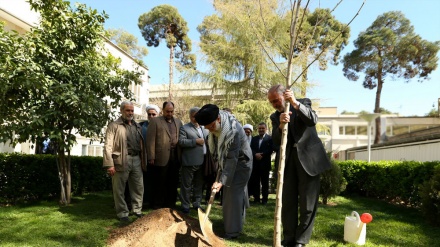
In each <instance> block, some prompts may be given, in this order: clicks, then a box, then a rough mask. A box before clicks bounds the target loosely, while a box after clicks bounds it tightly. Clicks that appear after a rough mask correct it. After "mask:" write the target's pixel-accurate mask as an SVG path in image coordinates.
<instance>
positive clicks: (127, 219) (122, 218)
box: [119, 216, 130, 223]
mask: <svg viewBox="0 0 440 247" xmlns="http://www.w3.org/2000/svg"><path fill="white" fill-rule="evenodd" d="M119 221H120V222H121V223H128V222H130V219H129V218H128V217H127V216H125V217H121V218H119Z"/></svg>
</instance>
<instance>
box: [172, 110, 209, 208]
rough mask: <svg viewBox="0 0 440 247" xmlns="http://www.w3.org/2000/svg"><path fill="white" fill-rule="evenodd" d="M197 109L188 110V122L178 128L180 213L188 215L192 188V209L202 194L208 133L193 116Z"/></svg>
mask: <svg viewBox="0 0 440 247" xmlns="http://www.w3.org/2000/svg"><path fill="white" fill-rule="evenodd" d="M199 109H200V108H199V107H193V108H191V109H189V119H190V122H189V123H187V124H185V125H183V126H182V127H180V131H179V145H180V147H181V148H182V167H181V171H180V179H181V182H182V184H181V186H180V199H181V201H182V212H183V213H185V214H187V213H189V208H190V204H191V188H193V190H192V191H193V197H194V201H193V208H195V209H197V208H199V207H200V203H201V201H202V193H203V182H204V178H203V175H204V174H203V172H204V170H203V163H204V160H205V154H206V145H205V139H206V136H207V135H208V131H207V130H205V128H203V127H201V126H200V125H199V124H198V123H197V121H196V119H195V117H194V116H195V115H196V113H197V111H198V110H199Z"/></svg>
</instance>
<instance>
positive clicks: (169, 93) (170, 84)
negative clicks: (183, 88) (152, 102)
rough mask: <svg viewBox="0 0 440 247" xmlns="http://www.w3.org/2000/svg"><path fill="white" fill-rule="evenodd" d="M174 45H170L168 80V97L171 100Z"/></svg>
mask: <svg viewBox="0 0 440 247" xmlns="http://www.w3.org/2000/svg"><path fill="white" fill-rule="evenodd" d="M173 57H174V46H171V47H170V82H169V88H168V99H169V101H173V71H174V59H173Z"/></svg>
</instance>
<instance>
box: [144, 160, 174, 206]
mask: <svg viewBox="0 0 440 247" xmlns="http://www.w3.org/2000/svg"><path fill="white" fill-rule="evenodd" d="M151 172H152V180H153V184H154V189H153V190H152V192H153V193H152V196H153V198H152V205H150V207H152V208H154V209H158V208H174V207H175V206H176V201H177V187H178V184H179V163H178V161H177V159H175V160H170V161H169V162H168V164H167V165H166V166H151Z"/></svg>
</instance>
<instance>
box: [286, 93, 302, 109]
mask: <svg viewBox="0 0 440 247" xmlns="http://www.w3.org/2000/svg"><path fill="white" fill-rule="evenodd" d="M283 95H284V99H285V100H286V101H289V102H290V104H291V105H292V106H293V108H295V109H296V110H298V109H299V102H298V101H297V100H296V98H295V96H294V95H293V92H292V90H290V89H286V91H284V94H283Z"/></svg>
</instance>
